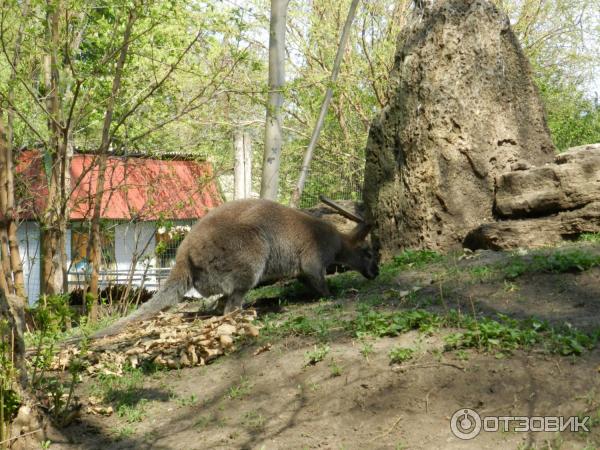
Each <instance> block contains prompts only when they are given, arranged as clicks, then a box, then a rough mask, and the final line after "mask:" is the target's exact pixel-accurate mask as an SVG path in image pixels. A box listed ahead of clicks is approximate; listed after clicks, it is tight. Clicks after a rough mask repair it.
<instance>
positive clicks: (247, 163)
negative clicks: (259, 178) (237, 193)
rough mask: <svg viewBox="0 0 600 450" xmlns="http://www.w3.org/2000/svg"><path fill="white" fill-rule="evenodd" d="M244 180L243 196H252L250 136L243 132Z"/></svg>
mask: <svg viewBox="0 0 600 450" xmlns="http://www.w3.org/2000/svg"><path fill="white" fill-rule="evenodd" d="M243 140H244V181H245V186H244V190H245V198H250V197H252V137H251V136H250V133H248V132H247V131H245V132H244V139H243Z"/></svg>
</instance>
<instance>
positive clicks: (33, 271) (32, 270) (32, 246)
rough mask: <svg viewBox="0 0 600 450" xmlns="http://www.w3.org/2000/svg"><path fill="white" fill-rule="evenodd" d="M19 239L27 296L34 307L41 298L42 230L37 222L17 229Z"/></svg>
mask: <svg viewBox="0 0 600 450" xmlns="http://www.w3.org/2000/svg"><path fill="white" fill-rule="evenodd" d="M17 238H18V240H19V253H20V254H21V263H22V264H23V278H24V280H25V294H26V295H27V299H28V301H29V304H30V305H32V304H34V303H35V302H37V299H38V297H39V296H40V267H41V266H40V228H39V227H38V225H37V223H35V222H23V223H22V224H21V225H20V226H19V228H18V229H17Z"/></svg>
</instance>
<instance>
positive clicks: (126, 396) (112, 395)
mask: <svg viewBox="0 0 600 450" xmlns="http://www.w3.org/2000/svg"><path fill="white" fill-rule="evenodd" d="M145 375H146V373H145V372H144V370H143V369H142V368H135V369H134V368H131V367H127V368H126V369H125V371H124V373H123V376H116V375H104V374H100V375H99V376H98V377H97V379H96V383H94V384H93V385H92V389H91V394H92V395H93V396H95V397H98V398H100V399H102V401H103V402H105V403H111V404H112V405H113V407H114V409H115V411H116V412H117V415H118V416H119V417H121V418H123V419H124V420H125V421H126V422H127V423H134V422H141V421H142V420H143V418H144V415H145V412H146V406H147V403H148V400H147V399H146V398H144V396H143V394H144V392H143V384H144V376H145Z"/></svg>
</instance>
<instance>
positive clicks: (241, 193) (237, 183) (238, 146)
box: [233, 129, 246, 200]
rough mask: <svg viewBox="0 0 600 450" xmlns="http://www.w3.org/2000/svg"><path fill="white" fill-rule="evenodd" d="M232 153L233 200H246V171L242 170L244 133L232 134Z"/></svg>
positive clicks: (239, 131) (236, 131)
mask: <svg viewBox="0 0 600 450" xmlns="http://www.w3.org/2000/svg"><path fill="white" fill-rule="evenodd" d="M233 152H234V155H235V162H234V165H233V199H234V200H239V199H241V198H246V192H245V191H246V180H245V175H246V171H245V170H244V169H245V167H244V132H243V131H242V130H239V129H238V130H235V131H234V132H233Z"/></svg>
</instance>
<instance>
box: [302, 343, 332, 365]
mask: <svg viewBox="0 0 600 450" xmlns="http://www.w3.org/2000/svg"><path fill="white" fill-rule="evenodd" d="M330 351H331V348H330V347H329V346H328V345H324V344H319V345H315V348H314V349H313V350H309V351H308V352H306V354H305V359H306V365H307V366H314V365H315V364H317V363H318V362H321V361H323V360H324V359H325V357H326V356H327V355H328V354H329V352H330Z"/></svg>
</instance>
